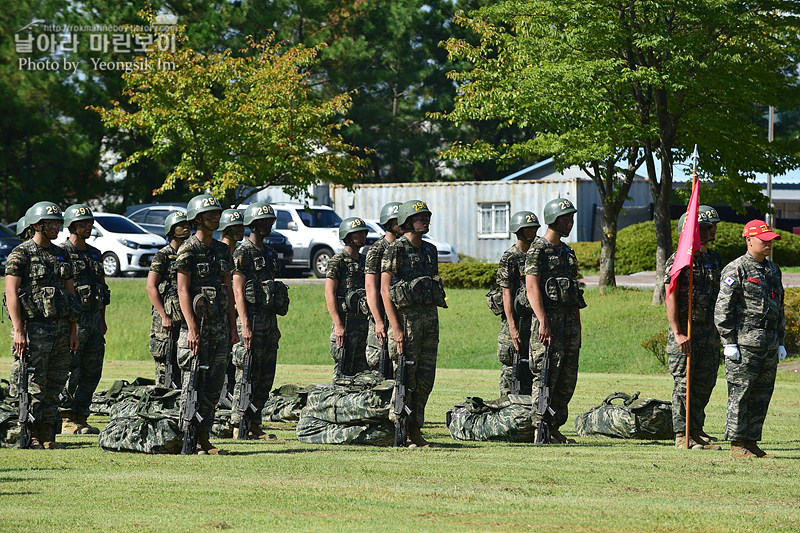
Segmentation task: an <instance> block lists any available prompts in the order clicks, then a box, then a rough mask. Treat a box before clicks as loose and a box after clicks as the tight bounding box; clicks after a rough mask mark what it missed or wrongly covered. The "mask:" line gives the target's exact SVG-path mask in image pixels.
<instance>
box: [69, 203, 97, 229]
mask: <svg viewBox="0 0 800 533" xmlns="http://www.w3.org/2000/svg"><path fill="white" fill-rule="evenodd" d="M79 220H94V214H92V210H91V209H90V208H89V206H88V205H86V204H75V205H71V206H69V207H68V208H67V209H66V210H64V226H65V227H66V228H67V229H69V227H70V226H71V225H72V223H73V222H78V221H79Z"/></svg>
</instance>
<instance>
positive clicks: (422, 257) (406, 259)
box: [381, 236, 439, 427]
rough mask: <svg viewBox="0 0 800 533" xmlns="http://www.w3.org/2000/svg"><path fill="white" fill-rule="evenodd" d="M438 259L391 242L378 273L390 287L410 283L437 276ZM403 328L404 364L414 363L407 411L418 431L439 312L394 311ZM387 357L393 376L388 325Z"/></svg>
mask: <svg viewBox="0 0 800 533" xmlns="http://www.w3.org/2000/svg"><path fill="white" fill-rule="evenodd" d="M438 258H439V255H438V252H437V250H436V246H434V245H433V244H431V243H429V242H426V241H422V246H420V247H419V248H415V247H414V245H413V244H411V242H410V241H409V240H408V238H407V237H405V236H403V237H400V238H399V239H397V240H396V241H394V242H393V243H392V244H390V245H389V247H388V248H387V249H386V252H385V253H384V255H383V261H382V262H381V272H391V273H392V274H393V275H392V285H394V284H395V283H397V282H398V281H406V282H410V281H412V280H413V279H415V278H418V277H421V276H438V275H439V259H438ZM397 314H398V318H399V320H400V323H401V324H402V326H403V334H404V336H405V340H404V350H405V356H406V360H408V361H414V365H411V366H409V367H408V389H409V391H410V397H409V400H408V407H409V408H410V409H411V416H414V417H416V421H417V424H418V425H419V426H420V427H422V425H423V424H424V422H425V406H426V405H427V404H428V397H429V396H430V394H431V391H432V390H433V382H434V380H435V379H436V357H437V354H438V349H439V310H438V309H437V307H436V305H414V306H412V307H408V308H405V309H403V310H400V309H398V310H397ZM388 337H389V355H390V357H391V358H392V361H393V362H394V363H395V364H394V370H395V372H397V346H396V344H395V341H394V337H393V332H392V327H391V324H390V325H389V328H388Z"/></svg>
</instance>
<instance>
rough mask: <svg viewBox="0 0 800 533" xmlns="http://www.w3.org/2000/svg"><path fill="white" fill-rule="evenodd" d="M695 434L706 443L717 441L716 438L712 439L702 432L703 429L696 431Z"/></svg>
mask: <svg viewBox="0 0 800 533" xmlns="http://www.w3.org/2000/svg"><path fill="white" fill-rule="evenodd" d="M697 434H698V435H700V436H701V437H703V440H705V441H708V442H717V441H718V440H719V439H718V438H717V437H712V436H711V435H709V434H708V433H706V432H705V431H703V428H700V429H698V430H697Z"/></svg>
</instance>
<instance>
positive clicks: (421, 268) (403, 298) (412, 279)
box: [389, 236, 447, 310]
mask: <svg viewBox="0 0 800 533" xmlns="http://www.w3.org/2000/svg"><path fill="white" fill-rule="evenodd" d="M394 246H398V247H400V248H402V252H400V253H401V254H402V255H403V261H400V262H399V263H400V264H399V266H398V268H397V272H394V276H393V277H392V285H391V286H390V287H389V297H390V298H391V300H392V302H393V303H394V305H395V306H396V307H397V308H398V309H400V310H403V309H406V308H409V307H411V306H415V305H422V306H430V305H435V306H438V307H447V303H446V302H445V293H444V285H443V284H442V278H440V277H439V275H438V270H439V268H438V265H439V264H438V258H437V257H436V250H435V247H434V246H433V245H432V244H430V243H427V242H425V241H422V245H421V246H420V247H419V248H415V247H414V245H413V244H411V241H409V240H408V238H406V237H405V236H403V237H400V238H399V239H397V240H396V241H395V242H394Z"/></svg>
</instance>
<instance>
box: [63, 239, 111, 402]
mask: <svg viewBox="0 0 800 533" xmlns="http://www.w3.org/2000/svg"><path fill="white" fill-rule="evenodd" d="M61 247H62V248H63V249H64V251H65V252H67V253H68V254H69V256H70V259H71V260H72V266H73V269H74V276H75V278H74V279H75V281H74V283H75V293H76V294H77V295H78V298H80V300H81V304H82V306H83V310H82V311H81V316H80V318H79V319H78V328H77V334H78V349H77V350H75V352H74V353H73V354H72V362H71V363H70V368H69V370H70V374H69V379H68V380H67V386H66V389H67V391H68V394H69V396H68V397H71V398H72V402H71V405H68V406H67V407H69V408H70V410H71V411H72V413H73V414H76V415H78V416H89V414H90V412H89V405H90V404H91V403H92V394H94V391H95V389H97V384H98V383H100V377H101V376H102V375H103V358H104V357H105V353H106V339H105V333H104V332H103V315H102V314H101V313H100V309H102V308H104V307H105V306H106V305H108V303H109V297H110V293H109V290H108V285H106V282H105V281H104V280H103V267H102V265H101V264H100V257H101V255H102V254H101V253H100V250H98V249H97V248H95V247H94V246H90V245H88V244H87V245H86V249H85V250H79V249H78V247H77V246H75V245H74V244H73V243H72V241H69V240H68V241H67V242H65V243H64V244H63V245H62V246H61Z"/></svg>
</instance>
